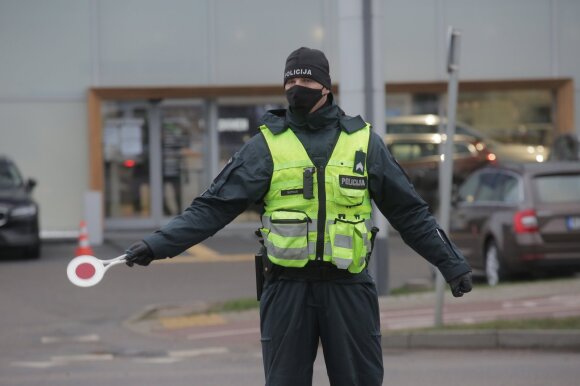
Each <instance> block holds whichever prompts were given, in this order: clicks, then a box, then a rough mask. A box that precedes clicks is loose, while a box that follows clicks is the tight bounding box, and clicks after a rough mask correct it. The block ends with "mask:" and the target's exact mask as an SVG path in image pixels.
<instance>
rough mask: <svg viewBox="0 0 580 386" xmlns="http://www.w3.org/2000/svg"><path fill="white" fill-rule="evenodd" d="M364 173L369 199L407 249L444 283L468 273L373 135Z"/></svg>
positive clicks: (430, 215)
mask: <svg viewBox="0 0 580 386" xmlns="http://www.w3.org/2000/svg"><path fill="white" fill-rule="evenodd" d="M367 169H368V174H369V190H370V194H371V198H372V199H373V201H374V202H375V204H376V205H377V208H378V209H379V210H380V211H381V213H382V214H383V215H384V216H385V217H386V218H387V220H388V221H389V223H390V224H391V225H392V226H393V227H394V228H395V229H396V230H397V231H398V232H399V233H400V235H401V237H402V239H403V241H405V243H406V244H407V245H409V246H410V247H411V248H413V250H415V251H416V252H417V253H418V254H420V255H421V256H423V257H424V258H425V259H426V260H427V261H429V262H430V263H431V264H433V265H435V266H437V268H438V269H439V270H440V271H441V273H442V274H443V277H445V280H447V281H450V280H452V279H454V278H456V277H458V276H461V275H463V274H464V273H467V272H469V271H471V268H470V267H469V265H468V264H467V262H466V261H465V258H464V257H463V254H462V253H461V252H460V251H459V249H458V248H457V247H456V246H455V245H454V244H453V243H452V242H451V240H450V239H449V238H448V237H447V236H446V235H445V232H443V230H442V229H441V227H440V226H439V224H438V223H437V221H436V220H435V218H434V217H433V215H432V214H431V213H430V211H429V207H428V205H427V204H426V203H425V201H423V199H422V198H421V197H419V195H418V194H417V192H416V191H415V189H414V188H413V185H412V184H411V182H410V181H409V178H408V177H407V175H406V173H405V172H404V171H403V169H402V168H401V166H399V164H398V163H397V161H396V160H395V159H394V158H393V156H392V155H391V153H390V152H389V150H388V149H387V147H386V146H385V144H384V142H383V141H382V140H381V138H380V137H379V136H378V135H377V134H376V133H372V134H371V139H370V143H369V150H368V159H367Z"/></svg>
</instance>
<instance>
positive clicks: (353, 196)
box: [334, 186, 365, 206]
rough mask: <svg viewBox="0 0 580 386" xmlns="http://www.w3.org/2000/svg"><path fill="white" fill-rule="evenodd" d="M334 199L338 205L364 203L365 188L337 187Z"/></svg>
mask: <svg viewBox="0 0 580 386" xmlns="http://www.w3.org/2000/svg"><path fill="white" fill-rule="evenodd" d="M335 189H336V190H335V194H334V201H335V202H336V203H337V204H338V205H344V206H357V205H361V204H362V203H363V200H364V197H365V190H364V189H352V188H344V187H342V186H337V187H335Z"/></svg>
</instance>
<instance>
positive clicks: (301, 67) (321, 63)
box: [284, 47, 330, 89]
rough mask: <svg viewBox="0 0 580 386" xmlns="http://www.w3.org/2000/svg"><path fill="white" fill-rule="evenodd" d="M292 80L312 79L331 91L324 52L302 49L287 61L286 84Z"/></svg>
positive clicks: (291, 55) (285, 69) (285, 70)
mask: <svg viewBox="0 0 580 386" xmlns="http://www.w3.org/2000/svg"><path fill="white" fill-rule="evenodd" d="M292 78H310V79H313V80H315V81H317V82H318V83H320V84H321V85H323V86H324V87H326V88H327V89H330V71H329V66H328V60H327V59H326V56H325V55H324V52H322V51H319V50H316V49H312V48H307V47H300V48H299V49H297V50H296V51H294V52H292V53H291V54H290V55H289V56H288V59H286V67H285V68H284V84H286V82H287V81H288V79H292Z"/></svg>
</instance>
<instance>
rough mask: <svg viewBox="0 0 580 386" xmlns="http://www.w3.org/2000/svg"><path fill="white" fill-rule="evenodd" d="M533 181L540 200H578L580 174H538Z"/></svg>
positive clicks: (548, 201) (579, 197)
mask: <svg viewBox="0 0 580 386" xmlns="http://www.w3.org/2000/svg"><path fill="white" fill-rule="evenodd" d="M533 181H534V185H535V187H536V192H537V193H538V198H539V200H540V201H541V202H546V203H556V202H579V201H580V174H565V175H552V176H539V177H536V178H534V180H533Z"/></svg>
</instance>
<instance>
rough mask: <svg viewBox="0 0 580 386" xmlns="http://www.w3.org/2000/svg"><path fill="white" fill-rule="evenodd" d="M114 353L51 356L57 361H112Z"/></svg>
mask: <svg viewBox="0 0 580 386" xmlns="http://www.w3.org/2000/svg"><path fill="white" fill-rule="evenodd" d="M113 358H114V356H113V354H82V355H61V356H54V357H50V359H51V360H52V361H55V362H67V363H68V362H84V361H110V360H112V359H113Z"/></svg>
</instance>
